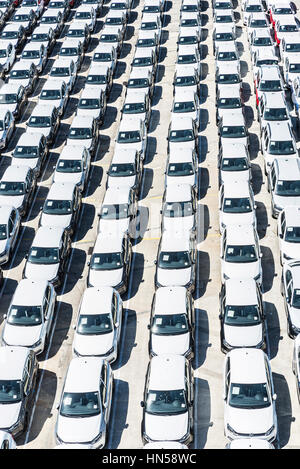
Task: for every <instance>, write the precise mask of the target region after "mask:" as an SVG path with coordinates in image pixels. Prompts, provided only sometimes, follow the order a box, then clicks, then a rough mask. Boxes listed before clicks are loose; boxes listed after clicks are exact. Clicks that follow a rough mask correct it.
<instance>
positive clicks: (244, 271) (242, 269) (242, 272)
mask: <svg viewBox="0 0 300 469" xmlns="http://www.w3.org/2000/svg"><path fill="white" fill-rule="evenodd" d="M259 265H260V262H259V261H256V262H245V263H243V264H238V263H236V264H235V263H233V262H226V261H224V272H225V273H226V275H227V276H228V277H229V278H238V279H241V278H246V277H247V278H254V277H256V276H257V275H258V274H259V272H260V269H259Z"/></svg>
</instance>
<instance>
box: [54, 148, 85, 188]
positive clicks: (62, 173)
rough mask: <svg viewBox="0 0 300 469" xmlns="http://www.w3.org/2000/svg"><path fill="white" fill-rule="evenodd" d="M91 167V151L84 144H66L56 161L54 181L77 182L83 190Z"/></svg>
mask: <svg viewBox="0 0 300 469" xmlns="http://www.w3.org/2000/svg"><path fill="white" fill-rule="evenodd" d="M90 167H91V155H90V152H89V151H88V150H87V149H86V147H85V146H83V145H65V146H64V148H63V149H62V152H61V154H60V155H59V158H58V160H57V163H56V167H55V171H54V174H53V182H67V183H72V184H77V185H78V187H79V189H80V191H81V192H82V191H83V190H84V188H85V186H86V184H87V180H88V176H89V172H90Z"/></svg>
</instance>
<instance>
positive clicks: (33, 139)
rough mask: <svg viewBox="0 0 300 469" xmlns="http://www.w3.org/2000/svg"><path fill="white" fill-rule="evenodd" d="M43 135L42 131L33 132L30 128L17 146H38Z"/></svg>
mask: <svg viewBox="0 0 300 469" xmlns="http://www.w3.org/2000/svg"><path fill="white" fill-rule="evenodd" d="M42 137H43V134H41V133H40V132H33V133H31V132H30V131H29V130H27V131H26V132H24V133H23V134H22V135H21V136H20V138H19V140H18V143H17V145H16V146H19V147H21V146H25V147H26V146H28V147H31V146H38V145H39V143H40V141H41V138H42Z"/></svg>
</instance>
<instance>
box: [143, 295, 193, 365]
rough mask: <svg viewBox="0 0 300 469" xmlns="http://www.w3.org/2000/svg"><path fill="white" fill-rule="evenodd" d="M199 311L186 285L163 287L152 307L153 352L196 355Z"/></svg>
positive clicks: (151, 349)
mask: <svg viewBox="0 0 300 469" xmlns="http://www.w3.org/2000/svg"><path fill="white" fill-rule="evenodd" d="M194 326H195V311H194V302H193V298H192V295H191V294H190V293H189V292H188V290H187V289H186V288H185V287H161V288H158V289H157V290H156V292H155V294H154V298H153V301H152V307H151V316H150V324H149V326H148V329H149V330H150V338H149V355H150V356H151V357H154V356H156V355H161V354H164V353H174V354H178V355H183V356H184V357H186V358H188V359H192V358H193V357H194V350H193V343H194Z"/></svg>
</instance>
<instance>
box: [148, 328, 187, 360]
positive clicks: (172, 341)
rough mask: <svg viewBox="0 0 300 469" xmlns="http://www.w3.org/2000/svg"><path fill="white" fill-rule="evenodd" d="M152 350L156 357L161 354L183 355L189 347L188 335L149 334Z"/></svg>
mask: <svg viewBox="0 0 300 469" xmlns="http://www.w3.org/2000/svg"><path fill="white" fill-rule="evenodd" d="M151 344H152V350H153V352H154V353H156V354H157V355H160V354H161V353H176V354H177V355H184V354H185V352H187V350H188V349H189V346H190V333H189V332H187V333H186V334H180V335H168V336H162V335H157V334H151Z"/></svg>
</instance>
